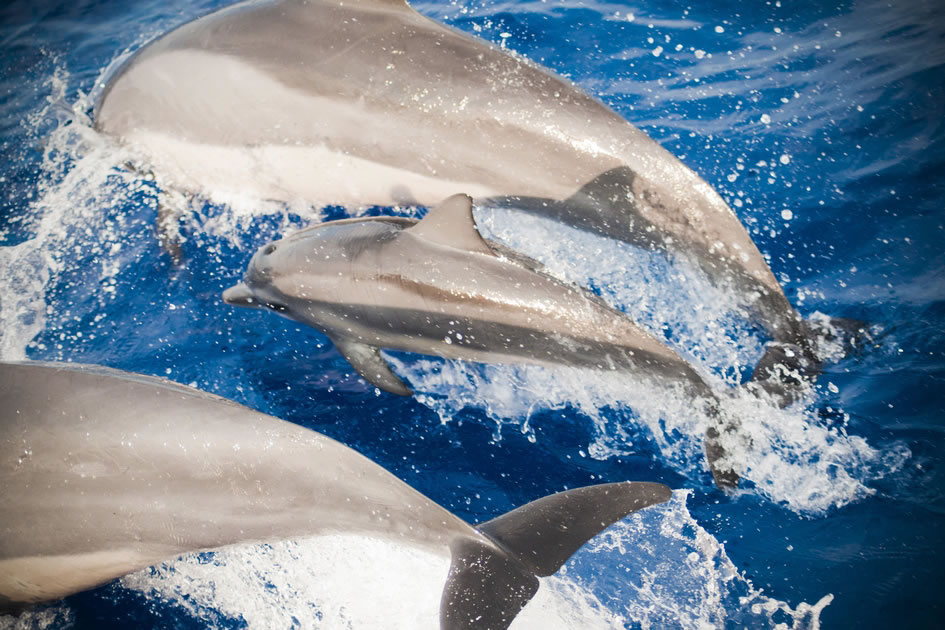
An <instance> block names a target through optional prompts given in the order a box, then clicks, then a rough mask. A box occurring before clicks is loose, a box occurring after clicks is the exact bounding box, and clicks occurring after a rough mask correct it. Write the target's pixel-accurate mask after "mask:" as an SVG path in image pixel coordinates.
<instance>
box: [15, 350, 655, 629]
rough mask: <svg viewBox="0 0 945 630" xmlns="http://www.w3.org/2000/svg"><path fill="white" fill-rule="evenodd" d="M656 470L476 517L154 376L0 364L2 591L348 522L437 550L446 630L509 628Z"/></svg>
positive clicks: (337, 448)
mask: <svg viewBox="0 0 945 630" xmlns="http://www.w3.org/2000/svg"><path fill="white" fill-rule="evenodd" d="M669 497H670V490H669V488H667V487H666V486H664V485H661V484H657V483H645V482H641V483H629V482H624V483H611V484H603V485H598V486H590V487H585V488H578V489H575V490H570V491H566V492H562V493H559V494H555V495H551V496H548V497H545V498H543V499H538V500H536V501H534V502H532V503H529V504H527V505H525V506H523V507H521V508H518V509H516V510H513V511H511V512H509V513H507V514H504V515H502V516H499V517H497V518H495V519H493V520H491V521H488V522H486V523H482V524H480V525H477V526H475V527H474V526H471V525H468V524H467V523H465V522H463V521H462V520H460V519H459V518H457V517H456V516H454V515H452V514H451V513H449V512H448V511H446V510H445V509H443V508H442V507H440V506H438V505H436V504H435V503H433V502H432V501H430V500H429V499H427V498H426V497H424V496H423V495H421V494H420V493H418V492H417V491H415V490H414V489H413V488H411V487H409V486H407V485H406V484H404V483H403V482H402V481H400V480H399V479H397V478H396V477H394V476H393V475H392V474H390V473H389V472H387V471H386V470H384V469H383V468H381V467H380V466H378V465H377V464H374V463H373V462H371V461H370V460H368V459H367V458H365V457H364V456H362V455H360V454H359V453H357V452H355V451H353V450H351V449H349V448H347V447H345V446H343V445H341V444H339V443H337V442H335V441H333V440H331V439H329V438H327V437H325V436H323V435H321V434H319V433H315V432H314V431H310V430H308V429H305V428H303V427H300V426H297V425H294V424H291V423H288V422H284V421H282V420H279V419H277V418H273V417H271V416H267V415H265V414H261V413H258V412H255V411H252V410H251V409H248V408H246V407H243V406H240V405H237V404H235V403H232V402H230V401H227V400H224V399H222V398H219V397H217V396H213V395H211V394H207V393H205V392H201V391H199V390H196V389H193V388H190V387H185V386H182V385H178V384H176V383H172V382H170V381H166V380H163V379H158V378H153V377H148V376H140V375H136V374H129V373H127V372H120V371H117V370H110V369H107V368H99V367H90V366H79V365H75V364H39V363H21V364H10V363H0V504H2V505H3V511H2V514H0V607H2V608H5V609H8V610H11V609H16V608H17V607H23V606H27V605H30V604H33V603H36V602H42V601H47V600H54V599H59V598H61V597H64V596H66V595H69V594H72V593H75V592H78V591H81V590H84V589H88V588H92V587H94V586H96V585H99V584H102V583H104V582H107V581H109V580H112V579H114V578H116V577H119V576H121V575H124V574H126V573H129V572H131V571H134V570H136V569H140V568H143V567H146V566H149V565H151V564H154V563H157V562H161V561H163V560H168V559H173V558H174V557H176V556H178V555H180V554H182V553H186V552H190V551H196V550H201V549H213V548H217V547H220V546H224V545H231V544H235V543H244V542H250V541H267V540H269V541H271V540H280V539H286V538H299V537H306V536H317V535H321V534H331V533H363V534H366V535H369V536H374V537H381V538H384V539H388V540H391V541H394V542H395V543H398V544H405V545H413V546H416V547H420V548H423V549H427V550H432V551H433V552H435V553H438V554H441V555H444V556H448V557H450V558H451V563H450V569H449V573H448V575H447V576H446V580H445V585H444V588H443V594H442V600H441V607H440V626H441V628H443V629H444V630H447V629H450V630H452V629H465V628H483V629H487V630H501V629H503V628H507V627H508V625H509V624H510V623H511V622H512V620H513V619H514V617H515V616H516V615H517V614H518V613H519V611H520V610H521V609H522V608H523V607H524V606H525V604H526V603H527V602H528V601H529V600H530V599H531V597H532V596H533V595H534V594H535V592H536V591H537V589H538V579H537V577H536V576H547V575H551V574H553V573H554V572H555V571H557V570H558V568H559V567H560V566H561V565H562V564H563V563H564V562H565V561H566V560H567V559H568V558H569V557H570V556H571V555H572V554H573V553H574V552H575V551H577V549H578V548H579V547H581V545H583V544H584V542H586V541H587V540H588V539H589V538H591V537H593V536H594V535H596V534H597V533H598V532H600V531H602V530H603V529H605V528H606V527H607V526H609V525H610V524H612V523H614V522H616V521H617V520H619V519H621V518H623V517H624V516H625V515H627V514H629V513H631V512H635V511H637V510H640V509H642V508H645V507H647V506H650V505H653V504H656V503H661V502H663V501H666V500H667V499H668V498H669Z"/></svg>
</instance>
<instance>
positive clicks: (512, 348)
mask: <svg viewBox="0 0 945 630" xmlns="http://www.w3.org/2000/svg"><path fill="white" fill-rule="evenodd" d="M223 299H224V301H226V302H227V303H229V304H233V305H236V306H247V307H252V308H268V309H272V310H274V311H276V312H278V313H279V314H281V315H283V316H285V317H288V318H290V319H293V320H296V321H299V322H302V323H304V324H308V325H309V326H313V327H315V328H317V329H319V330H321V331H322V332H323V333H325V334H326V335H328V337H329V338H331V340H332V341H333V342H334V344H335V347H336V348H338V350H339V351H340V352H341V353H342V354H343V355H344V357H345V358H346V359H347V360H348V361H349V362H350V363H351V365H352V366H353V367H354V369H355V370H357V372H358V373H359V374H360V375H361V376H363V377H364V378H365V379H367V380H368V381H370V382H371V383H373V384H375V385H376V386H377V387H379V388H381V389H383V390H386V391H388V392H392V393H395V394H400V395H408V394H410V393H411V392H410V389H409V388H408V387H407V386H406V385H405V384H404V383H403V382H402V381H401V380H400V378H398V377H397V375H396V374H394V372H393V371H392V370H391V369H390V367H389V366H388V365H387V363H386V362H385V360H384V359H383V357H381V355H380V352H379V349H380V348H393V349H397V350H406V351H410V352H417V353H421V354H433V355H438V356H443V357H448V358H455V359H465V360H469V361H479V362H486V363H533V364H544V365H561V364H564V365H575V366H583V367H591V368H597V369H602V370H620V371H623V372H625V373H628V374H629V375H630V376H632V377H635V378H651V377H656V378H658V379H660V380H670V381H672V382H676V383H679V384H682V385H683V386H684V387H685V388H686V389H688V390H689V393H690V394H691V395H693V396H698V397H701V398H703V399H705V400H706V401H707V402H708V403H709V405H710V409H711V410H712V413H713V417H718V411H719V410H718V402H719V401H718V399H717V398H716V397H715V395H714V393H713V392H712V389H711V388H710V387H709V385H708V384H706V382H705V381H704V380H703V379H702V378H701V377H700V376H699V374H698V372H696V371H695V370H694V369H693V368H692V366H691V365H690V364H689V363H688V362H687V361H686V360H684V359H683V358H682V357H680V356H679V355H678V354H677V353H676V352H675V351H673V350H672V349H671V348H669V347H668V346H667V345H666V344H665V343H663V342H662V341H660V340H659V339H657V338H655V337H654V336H652V335H651V334H649V333H648V332H646V331H645V330H643V329H642V328H641V327H640V326H639V325H637V324H636V323H635V322H634V321H633V320H631V319H630V318H629V317H627V316H626V315H625V314H623V313H621V312H620V311H618V310H616V309H614V308H612V307H611V306H609V305H608V304H606V303H605V302H604V301H602V300H600V299H599V298H597V297H596V296H594V295H593V294H591V293H589V292H588V291H585V290H583V289H581V288H580V287H577V286H574V285H569V284H565V283H563V282H561V281H559V280H557V279H555V278H553V277H551V276H550V275H548V274H547V273H544V272H543V271H542V270H541V269H540V268H539V267H537V263H534V262H532V261H530V260H528V259H526V258H524V257H522V256H519V255H517V254H515V253H514V252H511V251H509V250H507V249H505V248H502V247H501V246H499V245H497V244H495V243H490V242H487V241H485V240H484V239H483V238H482V237H481V236H480V234H479V232H478V230H477V229H476V224H475V219H474V217H473V212H472V199H471V198H470V197H469V196H467V195H462V194H460V195H454V196H452V197H449V198H448V199H446V200H445V201H443V202H442V203H440V204H439V205H437V206H436V207H435V208H433V209H432V210H431V211H430V212H429V213H428V214H427V215H426V216H425V217H424V218H423V220H421V221H419V222H418V221H416V220H415V219H407V218H397V217H374V218H363V219H345V220H341V221H332V222H328V223H322V224H319V225H315V226H313V227H310V228H307V229H305V230H301V231H300V232H297V233H295V234H293V235H291V236H289V237H287V238H285V239H283V240H281V241H277V242H275V243H271V244H269V245H265V246H263V247H262V248H260V249H259V251H258V252H256V254H255V255H254V256H253V258H252V260H251V261H250V264H249V267H248V269H247V271H246V273H245V275H244V277H243V281H242V282H241V283H239V284H238V285H236V286H234V287H231V288H229V289H227V290H226V291H225V292H224V293H223ZM715 429H717V427H713V429H712V431H714V430H715ZM712 431H710V434H709V438H710V439H709V441H708V442H707V444H706V449H707V455H708V460H709V465H710V468H711V469H712V472H713V475H714V476H715V478H716V481H717V482H719V483H720V485H733V484H734V480H735V477H734V473H732V472H731V471H728V470H719V469H718V466H716V461H717V460H718V458H719V457H720V456H721V455H722V452H721V451H720V450H719V448H718V447H717V446H715V445H714V436H715V434H714V433H712Z"/></svg>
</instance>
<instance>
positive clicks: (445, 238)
mask: <svg viewBox="0 0 945 630" xmlns="http://www.w3.org/2000/svg"><path fill="white" fill-rule="evenodd" d="M406 231H407V232H410V233H411V234H413V235H414V236H416V237H418V238H422V239H424V240H427V241H430V242H431V243H437V244H439V245H445V246H447V247H453V248H456V249H462V250H465V251H469V252H478V253H480V254H487V255H489V256H494V255H495V254H494V253H493V251H492V248H490V247H489V245H488V244H487V243H486V242H485V241H484V240H483V238H482V236H481V235H480V234H479V230H478V229H476V219H475V218H474V217H473V212H472V198H471V197H470V196H469V195H463V194H460V195H453V196H452V197H448V198H446V199H444V200H443V201H441V202H440V203H439V204H437V205H436V207H435V208H433V209H432V210H430V212H428V213H427V215H426V216H425V217H423V219H421V220H420V222H419V223H417V224H416V225H415V226H413V227H412V228H408V229H407V230H406Z"/></svg>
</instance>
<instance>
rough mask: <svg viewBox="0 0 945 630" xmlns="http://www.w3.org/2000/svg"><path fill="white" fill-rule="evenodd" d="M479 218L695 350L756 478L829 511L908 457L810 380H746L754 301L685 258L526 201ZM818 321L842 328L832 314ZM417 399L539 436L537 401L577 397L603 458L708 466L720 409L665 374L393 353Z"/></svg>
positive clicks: (743, 464) (835, 353)
mask: <svg viewBox="0 0 945 630" xmlns="http://www.w3.org/2000/svg"><path fill="white" fill-rule="evenodd" d="M477 220H478V222H479V225H480V228H481V229H482V230H483V231H484V232H485V233H486V234H487V235H489V236H491V237H493V238H497V239H498V240H501V241H503V242H504V243H506V244H507V245H509V246H510V247H513V248H514V249H516V250H518V251H521V252H523V253H525V254H527V255H529V256H531V257H533V258H535V259H537V260H539V261H540V262H541V263H543V264H544V265H546V268H547V270H548V271H549V272H550V273H552V274H553V275H555V276H557V277H559V278H560V279H562V280H564V281H566V282H573V283H575V284H580V285H583V286H591V287H596V288H597V289H598V290H599V291H600V293H601V295H602V297H603V298H604V299H605V300H607V301H609V302H610V303H611V304H612V305H613V306H615V307H616V308H618V309H621V310H624V311H625V312H627V313H628V314H629V315H630V316H632V317H633V318H634V319H635V320H636V321H638V322H640V323H641V324H642V325H643V326H644V327H646V328H647V329H649V330H650V332H652V333H653V334H654V335H656V336H657V337H662V338H664V339H665V340H666V341H667V343H669V344H670V345H671V346H672V347H673V348H675V349H676V350H677V351H678V352H679V353H680V354H682V355H683V356H686V357H687V358H688V359H689V360H690V361H692V362H693V363H694V365H695V366H696V367H697V369H698V370H699V371H700V373H701V374H702V376H703V378H704V379H705V380H706V382H708V383H709V384H710V385H712V387H713V389H714V390H715V391H716V394H717V395H718V397H719V399H720V401H721V404H722V410H723V413H724V414H725V415H726V417H729V418H732V419H734V421H735V422H736V424H737V425H738V426H739V427H740V428H739V430H738V431H737V432H735V433H733V434H731V435H727V436H725V437H724V438H723V439H724V440H725V446H726V451H727V453H729V455H730V458H731V462H732V464H733V465H734V466H735V468H736V470H738V471H739V472H740V473H741V475H742V477H743V479H745V480H747V481H748V482H750V484H753V487H754V488H755V491H756V492H760V493H761V494H763V495H765V496H767V497H769V498H771V499H772V500H774V501H776V502H779V503H782V504H784V505H786V506H787V507H789V508H790V509H792V510H794V511H796V512H799V513H804V514H820V513H823V512H824V511H826V510H828V509H830V508H833V507H840V506H843V505H845V504H847V503H850V502H851V501H855V500H857V499H859V498H862V497H864V496H867V495H869V494H871V493H872V490H871V489H870V488H869V486H868V484H869V482H870V481H873V480H876V479H878V478H881V477H883V476H885V475H886V474H889V473H890V472H892V471H894V470H897V469H898V468H900V467H901V466H902V463H903V462H904V461H905V459H906V458H907V457H908V455H909V453H908V451H907V450H906V449H904V448H899V447H891V448H890V449H888V450H887V451H886V452H880V451H877V450H876V449H874V448H872V447H871V446H870V445H869V444H867V442H866V441H865V440H864V439H863V438H861V437H858V436H851V435H848V434H847V433H846V432H845V431H844V429H843V427H842V426H840V427H836V426H826V425H825V424H824V423H823V422H822V421H821V420H820V419H819V418H818V417H817V415H816V403H817V400H818V398H817V394H816V390H815V389H813V388H811V389H808V390H807V391H806V392H803V393H802V394H803V395H802V396H801V398H800V400H799V401H798V402H797V403H795V404H794V405H792V406H791V407H789V408H787V409H781V408H778V407H777V406H776V405H775V404H773V403H772V402H770V401H769V400H767V399H766V398H765V397H764V396H759V395H756V394H754V393H752V392H751V391H750V390H749V389H748V388H745V387H743V386H738V385H737V384H738V383H739V382H740V380H741V379H742V378H743V374H744V373H745V369H746V367H750V366H753V365H754V363H755V362H756V361H757V360H758V358H759V357H760V355H761V352H762V340H761V339H760V338H759V337H758V335H757V334H754V332H753V331H752V329H751V326H750V324H749V323H748V318H747V313H746V310H745V306H744V305H740V304H739V303H738V300H737V299H736V297H735V296H734V294H732V293H731V292H730V291H728V290H727V289H726V288H725V287H718V286H715V285H714V284H713V283H711V282H710V281H709V280H708V279H707V278H706V277H705V276H704V275H702V274H701V273H699V272H698V271H696V270H695V269H694V268H693V267H691V266H689V265H686V264H685V263H684V262H676V261H671V260H669V259H667V258H666V257H664V256H662V255H661V254H657V253H649V252H642V251H640V250H639V249H636V248H633V247H631V246H629V245H626V244H624V243H618V242H614V241H611V240H609V239H605V238H602V237H599V236H596V235H593V234H589V233H587V232H582V231H580V230H575V229H572V228H568V227H566V226H562V225H561V224H559V223H556V222H554V221H550V220H547V219H541V218H538V217H534V216H531V215H524V214H522V213H518V212H499V211H490V210H488V209H483V210H479V211H478V212H477ZM814 321H815V322H819V324H818V328H819V329H821V330H823V331H825V332H830V330H829V329H830V326H829V323H828V322H827V320H826V318H825V317H823V316H815V317H814ZM815 341H816V347H817V350H818V352H819V353H820V354H821V355H822V357H823V358H824V359H827V360H835V359H838V358H840V357H841V356H842V347H841V346H840V343H839V342H838V341H830V340H829V335H823V336H821V337H820V338H819V339H816V340H815ZM391 360H392V362H393V363H394V365H395V367H396V369H397V371H398V372H399V373H400V374H403V375H404V376H405V377H406V378H407V379H408V380H409V381H410V384H411V386H412V387H413V389H414V391H416V392H418V396H417V399H418V400H419V401H420V402H421V403H423V404H425V405H427V406H428V407H430V408H431V409H433V410H434V411H436V412H437V414H439V416H440V418H441V420H442V421H443V422H449V421H450V420H451V419H452V418H453V417H455V416H456V415H457V414H458V413H460V412H461V411H462V410H464V409H467V408H468V409H476V410H479V411H481V412H483V413H485V414H486V416H487V417H489V418H490V419H491V420H492V421H494V422H495V423H496V436H497V438H498V437H500V436H501V430H502V429H503V427H509V428H512V427H515V428H516V429H518V430H521V431H522V432H523V433H525V434H526V435H529V437H530V438H531V439H534V431H533V427H532V425H531V422H532V418H533V416H534V414H535V413H536V412H541V411H548V410H558V409H565V408H568V409H572V410H573V411H574V412H576V413H575V415H576V416H578V417H583V418H585V419H586V420H587V421H588V422H589V423H590V424H591V427H592V428H593V431H594V436H595V439H594V442H593V443H592V444H591V445H590V448H589V449H588V453H589V454H590V455H591V456H593V457H597V458H600V459H605V458H608V457H612V456H618V455H623V454H627V453H631V452H634V451H640V450H644V451H646V450H653V449H656V450H657V451H658V452H659V455H660V458H661V459H662V460H664V461H666V462H667V463H668V464H670V465H671V466H673V467H674V468H675V469H676V470H678V471H679V472H681V473H683V474H685V475H687V476H689V477H690V478H694V477H699V476H700V475H701V476H702V477H703V478H704V479H707V478H708V475H707V469H706V464H705V458H704V455H703V450H702V441H703V436H704V435H705V431H706V428H707V427H708V426H710V423H711V422H712V419H711V418H710V417H709V416H707V415H706V413H705V411H704V409H703V408H702V407H701V406H700V405H694V404H693V401H692V400H691V399H690V398H689V396H687V395H686V394H684V393H682V392H680V391H676V390H674V389H673V388H672V387H671V386H669V385H667V384H665V383H660V382H657V381H646V380H640V379H638V378H637V379H630V378H628V377H627V376H625V375H620V374H616V373H606V374H602V373H600V372H595V371H590V370H582V369H575V368H568V367H555V368H547V367H539V366H486V365H472V364H466V363H462V362H456V361H441V360H415V361H403V360H400V359H397V358H392V359H391Z"/></svg>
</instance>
